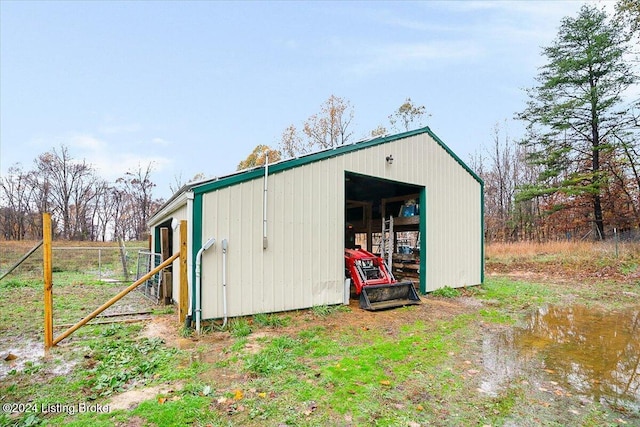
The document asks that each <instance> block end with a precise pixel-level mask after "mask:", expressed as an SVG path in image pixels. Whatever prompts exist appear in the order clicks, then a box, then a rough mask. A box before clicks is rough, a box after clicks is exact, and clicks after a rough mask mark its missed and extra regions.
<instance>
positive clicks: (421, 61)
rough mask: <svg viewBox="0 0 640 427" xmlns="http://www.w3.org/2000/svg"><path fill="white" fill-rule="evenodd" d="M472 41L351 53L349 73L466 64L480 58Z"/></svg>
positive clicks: (398, 45)
mask: <svg viewBox="0 0 640 427" xmlns="http://www.w3.org/2000/svg"><path fill="white" fill-rule="evenodd" d="M482 51H483V48H482V47H480V46H478V45H477V44H476V43H474V42H473V41H456V40H453V41H446V40H442V41H441V40H438V41H432V42H424V43H404V44H403V43H392V44H383V45H378V46H367V47H362V48H360V49H354V52H359V53H358V54H354V57H353V65H352V66H350V67H349V70H350V71H351V72H352V73H356V74H364V73H370V72H388V71H392V70H396V69H399V68H403V69H407V68H413V69H425V68H429V67H431V66H433V65H434V64H440V63H443V62H445V61H446V62H449V63H450V62H457V61H462V60H464V61H469V59H472V58H477V57H478V56H480V55H482Z"/></svg>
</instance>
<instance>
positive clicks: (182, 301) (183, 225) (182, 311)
mask: <svg viewBox="0 0 640 427" xmlns="http://www.w3.org/2000/svg"><path fill="white" fill-rule="evenodd" d="M188 311H189V283H188V281H187V221H180V296H179V301H178V319H179V320H180V323H184V319H185V317H187V313H188Z"/></svg>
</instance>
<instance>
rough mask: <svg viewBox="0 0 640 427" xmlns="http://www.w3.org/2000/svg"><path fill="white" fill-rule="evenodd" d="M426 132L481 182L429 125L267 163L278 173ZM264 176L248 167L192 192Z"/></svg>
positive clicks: (205, 191)
mask: <svg viewBox="0 0 640 427" xmlns="http://www.w3.org/2000/svg"><path fill="white" fill-rule="evenodd" d="M424 133H426V134H428V135H429V136H431V138H433V140H434V141H436V143H437V144H438V145H439V146H440V147H442V148H443V149H444V150H445V151H446V152H447V153H448V154H449V155H450V156H451V157H453V159H454V160H455V161H456V162H457V163H458V164H459V165H460V166H462V167H463V168H464V169H465V170H466V171H467V172H468V173H469V174H470V175H471V176H472V177H473V178H474V179H475V180H476V181H478V182H479V183H480V184H482V179H481V178H480V177H479V176H478V175H476V173H475V172H474V171H473V170H471V168H469V166H467V165H466V164H465V163H464V162H463V161H462V160H461V159H460V158H459V157H458V156H457V155H456V154H455V153H454V152H453V151H451V149H450V148H449V147H447V145H446V144H445V143H444V142H442V140H441V139H440V138H438V136H437V135H436V134H434V133H433V132H432V131H431V129H429V127H424V128H420V129H415V130H412V131H408V132H403V133H399V134H396V135H390V136H384V137H378V138H374V139H371V140H368V141H362V142H357V143H354V144H349V145H341V146H339V147H336V148H333V149H329V150H324V151H321V152H318V153H314V154H309V155H305V156H302V157H297V158H293V159H290V160H285V161H283V162H278V163H273V164H270V165H269V173H270V174H273V173H278V172H283V171H285V170H288V169H293V168H296V167H299V166H303V165H307V164H309V163H314V162H318V161H321V160H326V159H329V158H332V157H336V156H341V155H343V154H347V153H351V152H353V151H358V150H363V149H365V148H370V147H375V146H377V145H381V144H386V143H388V142H392V141H397V140H399V139H403V138H409V137H411V136H415V135H421V134H424ZM263 176H264V167H260V168H255V169H250V170H247V171H244V172H239V173H237V174H235V175H230V176H227V177H223V178H219V179H215V180H212V181H209V182H205V183H203V184H199V185H195V186H194V187H193V193H194V194H195V195H198V194H203V193H208V192H210V191H215V190H218V189H221V188H225V187H230V186H232V185H235V184H240V183H242V182H246V181H251V180H253V179H256V178H261V177H263Z"/></svg>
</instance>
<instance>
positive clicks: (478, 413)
mask: <svg viewBox="0 0 640 427" xmlns="http://www.w3.org/2000/svg"><path fill="white" fill-rule="evenodd" d="M540 262H542V261H540ZM627 268H628V269H629V270H631V269H632V268H636V267H633V266H632V264H631V263H630V264H629V266H628V267H627ZM55 274H56V276H55V277H54V284H55V285H54V286H56V287H55V288H54V295H55V298H57V300H56V299H54V303H55V304H56V307H57V309H58V313H56V316H57V317H56V318H57V319H69V320H71V319H73V318H78V317H81V316H82V315H83V314H85V313H86V310H87V307H89V308H92V307H94V306H96V305H97V304H96V300H97V299H100V298H103V296H105V295H107V294H109V295H113V294H114V293H115V292H114V290H116V289H117V286H114V285H110V284H103V283H96V282H91V281H89V280H85V279H83V278H82V276H79V275H77V273H70V272H66V271H65V272H60V273H55ZM634 286H636V287H637V285H633V284H624V285H620V284H619V283H611V284H607V285H606V287H604V286H603V288H604V290H598V289H596V290H597V292H593V293H591V289H589V290H588V291H587V290H579V289H570V290H569V291H570V292H571V293H572V295H573V297H574V298H580V300H581V302H583V301H582V300H585V301H587V302H588V301H597V300H599V299H600V297H601V295H602V292H605V291H606V292H610V293H615V292H616V291H619V290H620V289H624V290H628V291H629V292H632V291H634V290H635V288H634ZM609 288H610V289H609ZM452 291H455V292H452ZM562 292H567V288H566V287H565V288H561V287H556V286H550V285H549V284H544V283H530V282H526V281H514V280H511V279H509V278H500V277H496V276H491V277H489V278H488V279H487V281H486V283H485V284H484V285H482V286H481V287H479V288H478V289H477V290H475V292H473V295H472V296H471V298H476V299H477V300H478V301H479V302H480V303H479V304H478V305H477V306H465V307H462V305H461V304H458V302H459V301H455V300H451V301H443V300H438V299H432V300H431V301H430V303H432V304H434V307H457V309H456V310H453V311H452V312H451V313H449V314H446V315H442V316H440V314H441V313H438V312H437V311H435V310H437V308H433V310H434V311H430V310H425V309H424V308H425V306H426V304H425V305H422V306H412V307H409V308H406V309H397V310H393V311H390V312H388V313H369V312H362V313H360V312H358V313H352V314H353V315H356V314H357V315H358V316H357V317H351V318H353V319H358V320H362V318H370V319H371V320H372V321H371V324H370V325H369V324H368V323H366V322H364V323H363V324H366V325H368V327H362V324H360V323H354V324H353V325H350V324H345V323H341V322H342V321H343V319H344V318H345V316H343V313H344V312H345V311H347V310H350V308H349V307H345V306H325V305H321V306H317V307H314V308H312V309H310V310H308V311H306V312H301V313H288V314H268V315H255V316H251V317H246V318H235V319H231V320H230V321H229V323H228V328H227V330H224V331H223V330H220V329H215V328H210V329H209V330H208V331H206V333H204V334H203V335H202V337H199V338H198V339H199V340H200V341H199V342H198V344H197V348H196V349H194V350H178V349H174V348H168V347H167V346H166V345H164V344H163V343H162V342H161V341H160V340H158V339H148V338H140V337H139V333H140V330H141V325H139V324H129V325H121V324H117V325H90V326H86V327H83V328H81V329H80V330H79V331H77V332H76V333H75V334H74V335H73V339H72V340H69V341H68V342H66V344H67V346H65V347H62V348H60V349H58V350H55V352H54V358H53V359H54V360H51V361H39V362H33V363H31V364H29V365H27V367H26V369H25V370H24V371H16V372H15V373H14V374H12V375H9V376H8V377H6V378H4V379H3V380H2V381H0V397H1V398H2V399H3V401H15V402H25V401H28V400H29V399H32V400H33V401H36V402H41V403H45V404H46V403H60V404H65V403H66V404H77V403H78V402H85V401H90V402H95V403H100V404H104V403H106V402H108V399H109V398H110V397H112V396H114V395H116V394H118V393H120V392H122V391H125V390H128V389H130V388H132V387H135V388H143V387H146V386H153V385H160V384H162V385H166V384H169V385H175V387H174V388H173V390H172V391H170V392H167V393H166V394H163V395H159V396H155V397H153V398H151V399H149V400H146V401H143V402H142V403H140V404H138V405H137V406H135V408H133V409H131V410H118V411H111V412H110V413H109V414H95V413H86V414H75V415H67V414H57V415H52V414H50V415H43V414H33V416H31V417H30V415H29V414H23V415H22V416H21V417H18V418H17V419H9V417H8V416H6V415H3V414H0V425H12V424H16V425H38V424H41V425H51V426H62V425H65V426H67V425H70V426H84V425H92V426H113V425H118V424H120V425H127V424H128V423H129V424H131V425H149V426H174V425H175V426H182V425H196V426H209V425H210V426H236V425H242V426H247V427H257V426H278V425H291V426H294V425H295V426H333V425H353V426H372V425H375V426H402V425H404V426H407V425H436V426H448V425H452V426H454V425H455V426H457V425H461V426H467V425H469V426H478V425H480V426H482V425H492V426H501V425H515V424H518V423H519V422H522V420H532V419H538V420H540V424H541V425H563V424H564V425H566V424H567V423H568V422H569V423H573V424H574V425H584V426H595V425H612V421H613V420H615V419H617V418H618V417H620V418H622V419H625V420H627V421H628V424H629V425H632V423H633V422H634V421H638V418H637V417H636V418H633V417H632V416H630V415H628V414H620V413H616V412H612V411H611V410H609V409H606V408H603V407H602V406H600V405H599V404H598V403H594V404H584V403H580V402H578V401H577V398H574V400H573V401H571V402H572V403H575V402H577V403H576V404H577V405H578V406H576V407H577V408H578V409H579V412H580V414H579V415H575V414H572V413H570V412H567V408H573V406H568V407H563V406H562V405H561V404H559V403H557V402H560V401H561V398H560V397H556V396H550V395H549V394H548V393H547V394H544V393H542V392H540V391H539V390H538V387H537V386H535V385H533V384H528V383H527V382H524V381H520V380H519V379H515V380H513V381H512V382H511V383H507V384H505V385H504V387H503V388H501V389H499V390H498V391H497V393H496V394H495V395H487V394H483V393H480V392H478V387H479V384H480V382H481V381H482V378H483V374H484V371H483V369H484V368H483V365H482V362H483V361H482V354H483V353H482V346H483V340H482V337H483V334H484V333H485V332H486V329H491V328H496V329H498V328H505V327H507V326H509V325H511V324H512V323H514V322H515V321H516V320H518V319H520V318H521V317H522V316H523V313H525V312H526V311H527V310H530V309H531V308H535V307H537V306H540V305H543V304H547V303H552V302H557V301H558V300H560V299H561V298H562ZM618 293H619V292H618ZM41 294H42V290H41V282H40V281H38V279H20V280H17V279H16V280H15V281H11V282H4V281H3V282H0V327H2V328H3V329H2V330H3V332H4V331H7V332H8V333H11V334H12V335H16V334H17V335H20V334H23V335H25V336H32V335H34V333H33V331H39V330H41V319H40V318H39V316H33V313H34V312H39V310H41V307H42V305H41V299H42V295H41ZM457 295H459V291H458V290H454V289H451V288H449V289H445V290H443V291H442V295H439V296H440V297H443V298H455V297H456V296H457ZM465 295H468V293H466V292H465ZM625 301H627V300H625ZM627 302H628V301H627ZM437 304H440V305H439V306H438V305H437ZM457 310H460V311H457ZM158 312H161V313H166V312H168V311H164V310H160V311H158ZM459 313H462V314H459ZM16 316H18V317H20V318H21V319H22V318H25V319H28V320H27V321H26V324H20V325H17V326H13V325H14V324H15V321H14V319H15V318H16ZM375 316H378V318H377V319H385V318H390V319H396V322H395V323H394V324H389V325H387V324H385V323H384V322H381V321H379V320H376V318H375ZM385 316H387V317H385ZM30 317H31V318H30ZM397 319H403V320H402V321H397ZM369 326H370V327H369ZM257 332H263V333H257ZM28 334H31V335H28ZM179 334H180V335H182V336H192V333H191V330H187V329H183V330H181V331H179ZM35 335H36V336H37V333H36V334H35ZM36 339H38V340H39V339H41V337H37V338H36ZM224 340H226V341H224ZM38 342H40V341H38ZM216 342H224V346H223V347H217V349H216V350H215V351H213V350H212V349H211V348H210V347H208V346H209V345H210V344H211V343H216ZM194 352H198V353H199V357H198V358H197V359H198V361H194V358H193V355H194V354H193V353H194ZM200 356H202V357H200ZM205 356H206V357H205ZM60 361H70V362H73V363H75V367H74V368H73V369H72V370H71V371H70V372H69V373H67V374H65V375H58V376H56V375H52V374H51V369H52V368H53V367H54V365H55V363H56V362H58V363H59V362H60ZM91 399H93V400H91ZM545 405H548V406H549V407H547V406H545ZM620 424H622V423H620Z"/></svg>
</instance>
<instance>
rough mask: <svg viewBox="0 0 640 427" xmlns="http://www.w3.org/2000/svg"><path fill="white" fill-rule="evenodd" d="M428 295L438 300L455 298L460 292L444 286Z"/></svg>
mask: <svg viewBox="0 0 640 427" xmlns="http://www.w3.org/2000/svg"><path fill="white" fill-rule="evenodd" d="M430 295H432V296H434V297H440V298H457V297H459V296H460V291H459V290H457V289H454V288H452V287H450V286H444V287H442V288H439V289H436V290H435V291H433V292H431V294H430Z"/></svg>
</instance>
